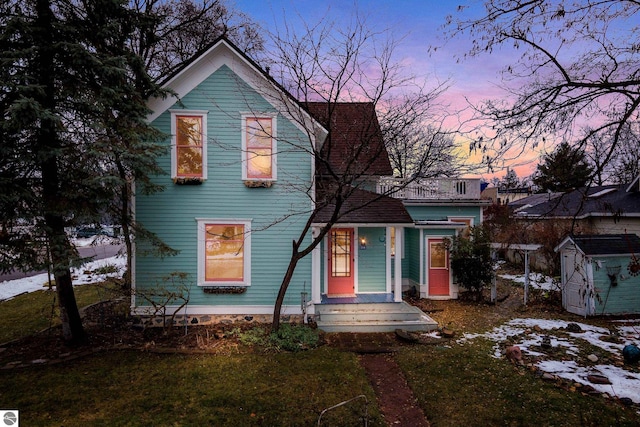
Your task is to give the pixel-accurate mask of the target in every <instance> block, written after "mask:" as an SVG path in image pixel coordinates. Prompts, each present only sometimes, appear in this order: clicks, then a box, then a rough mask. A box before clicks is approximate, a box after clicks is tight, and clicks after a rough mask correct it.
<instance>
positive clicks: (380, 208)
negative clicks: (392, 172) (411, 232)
mask: <svg viewBox="0 0 640 427" xmlns="http://www.w3.org/2000/svg"><path fill="white" fill-rule="evenodd" d="M351 190H352V191H351V193H350V195H349V196H348V197H347V199H346V200H345V201H344V203H343V205H342V208H341V209H340V218H339V219H338V222H337V223H338V224H347V223H350V224H389V223H390V224H394V223H395V224H413V219H412V218H411V215H409V212H407V209H406V208H405V207H404V204H403V203H402V201H400V200H398V199H394V198H392V197H388V196H384V195H380V194H376V193H373V192H371V191H366V190H362V189H358V188H351ZM335 208H336V205H335V203H329V204H328V205H327V206H324V207H323V208H321V209H319V210H318V212H317V214H316V217H315V218H314V223H316V224H323V223H327V222H329V221H330V220H331V216H332V215H333V212H334V210H335Z"/></svg>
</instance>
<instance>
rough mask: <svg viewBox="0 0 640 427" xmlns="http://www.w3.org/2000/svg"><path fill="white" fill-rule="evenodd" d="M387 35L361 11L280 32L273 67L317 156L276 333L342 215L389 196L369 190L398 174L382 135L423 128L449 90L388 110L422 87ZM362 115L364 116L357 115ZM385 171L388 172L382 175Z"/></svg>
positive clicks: (419, 95) (420, 94)
mask: <svg viewBox="0 0 640 427" xmlns="http://www.w3.org/2000/svg"><path fill="white" fill-rule="evenodd" d="M388 36H389V34H388V33H387V32H378V31H374V30H371V29H370V28H369V27H368V26H367V25H366V22H365V20H363V19H362V18H361V17H360V16H359V15H357V14H355V15H354V16H353V17H352V20H351V22H350V23H349V25H347V26H343V25H338V24H336V23H334V22H328V21H322V22H320V23H319V24H317V25H314V26H309V25H306V27H305V28H304V30H303V31H302V32H301V33H294V32H292V31H290V30H289V28H285V30H284V32H283V33H278V34H275V35H274V36H273V40H272V43H273V45H274V46H275V49H274V50H275V52H277V53H276V54H275V56H276V57H277V61H274V63H273V68H274V73H275V75H276V76H278V77H279V80H280V81H282V82H283V86H284V88H286V90H287V91H288V93H290V94H292V95H293V96H294V97H296V98H297V99H299V100H300V102H301V104H302V105H303V106H304V107H306V108H305V109H303V110H300V111H288V112H287V113H288V115H289V116H291V117H293V118H294V120H299V123H300V124H301V125H304V126H306V130H307V133H308V136H309V141H306V142H305V143H304V144H301V145H300V146H299V147H298V148H301V149H304V150H307V151H308V152H309V153H310V155H312V156H313V159H314V162H315V165H316V171H317V173H316V177H315V181H314V183H313V184H314V185H313V186H311V187H309V188H305V189H304V191H305V192H306V193H307V195H308V197H309V198H311V200H312V202H313V206H314V209H313V211H311V212H305V213H304V214H305V215H308V218H307V219H306V222H305V224H304V227H303V228H302V230H301V231H300V233H299V235H298V237H297V238H296V239H295V240H293V241H292V252H291V258H290V261H289V265H288V268H287V271H286V273H285V275H284V277H283V280H282V283H281V285H280V289H279V292H278V295H277V298H276V302H275V307H274V313H273V324H272V330H273V331H277V330H278V328H279V326H280V312H281V307H282V304H283V301H284V298H285V294H286V292H287V288H288V286H289V283H290V281H291V279H292V277H293V274H294V271H295V269H296V266H297V264H298V262H299V261H300V260H301V259H303V258H304V257H305V256H307V255H309V254H310V253H311V252H312V251H313V249H314V248H316V247H317V246H318V245H319V244H320V243H321V242H322V240H323V239H324V237H325V236H326V235H327V233H328V232H329V231H330V230H331V228H332V227H333V226H334V225H335V224H336V223H337V222H338V221H339V220H340V219H344V218H348V216H349V215H351V214H353V213H354V212H356V211H358V210H361V209H363V208H366V207H367V206H371V205H373V204H375V203H377V202H378V201H380V200H381V199H382V198H385V197H386V198H387V199H389V197H388V195H384V194H375V193H371V192H367V191H364V190H363V186H364V185H365V183H368V184H369V185H370V180H371V178H372V177H376V176H377V175H384V174H388V175H391V173H392V168H391V165H390V164H389V162H388V156H387V152H386V149H385V141H384V139H383V137H384V136H389V135H390V134H391V130H392V128H393V129H394V130H395V132H396V138H400V137H401V135H402V130H403V129H407V130H408V129H411V130H412V131H413V130H415V129H417V123H419V122H420V120H421V119H422V118H424V117H425V114H426V113H427V109H426V106H428V105H429V102H431V101H433V100H435V98H436V97H437V95H439V94H440V93H441V91H442V90H443V89H444V88H443V87H442V86H441V85H438V86H437V87H436V89H434V91H432V92H427V91H426V90H420V89H418V90H417V91H416V93H414V94H413V95H412V96H411V97H407V98H406V99H407V100H409V99H411V100H412V101H408V102H407V103H406V105H405V106H404V107H403V108H404V112H405V114H404V115H397V116H396V117H394V116H393V114H392V113H388V114H387V115H386V116H385V112H391V111H392V109H393V107H394V102H395V101H396V100H397V96H398V94H400V93H402V90H403V89H406V88H412V89H415V86H414V85H413V83H412V82H413V78H412V76H410V75H407V74H404V70H402V68H401V66H400V63H399V62H397V61H395V60H394V59H395V58H394V50H395V47H396V45H397V43H396V42H395V41H394V40H393V39H391V38H389V37H388ZM412 103H413V104H412ZM283 104H285V103H283ZM307 112H310V113H311V114H312V116H313V117H314V118H315V119H316V120H317V121H318V122H319V123H320V124H321V125H322V126H323V128H324V130H326V132H327V137H326V140H325V141H324V143H322V144H318V145H314V144H313V141H314V137H315V136H316V135H317V131H316V129H314V128H311V127H309V125H308V122H307V121H305V114H306V113H307ZM376 112H380V113H381V116H382V117H386V118H388V122H387V127H386V128H385V127H384V125H383V128H384V129H386V130H387V131H388V133H387V135H384V133H383V132H382V131H381V129H380V123H379V122H378V116H377V114H376ZM356 116H358V117H359V118H358V120H353V121H351V120H350V119H352V118H353V117H356ZM345 121H349V123H345ZM412 126H415V127H413V128H412ZM408 133H409V132H408ZM431 141H437V138H432V139H431ZM423 157H424V159H422V160H421V161H419V162H418V165H417V166H416V169H415V170H413V171H412V172H411V175H412V176H411V177H410V179H407V180H406V181H405V185H406V184H408V183H410V182H411V179H416V177H420V176H421V174H422V171H423V170H426V168H427V166H428V164H429V163H428V158H427V157H428V156H423ZM382 170H385V171H387V172H385V173H380V171H382ZM397 203H399V204H401V202H400V201H397ZM314 224H315V226H314ZM319 224H320V225H319ZM312 228H313V232H312Z"/></svg>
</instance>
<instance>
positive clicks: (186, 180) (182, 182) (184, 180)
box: [173, 177, 205, 185]
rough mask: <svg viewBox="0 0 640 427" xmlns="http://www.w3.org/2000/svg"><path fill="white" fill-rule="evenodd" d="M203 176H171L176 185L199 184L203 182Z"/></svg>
mask: <svg viewBox="0 0 640 427" xmlns="http://www.w3.org/2000/svg"><path fill="white" fill-rule="evenodd" d="M204 181H205V180H204V178H197V177H194V178H178V177H176V178H173V183H174V184H176V185H201V184H202V183H203V182H204Z"/></svg>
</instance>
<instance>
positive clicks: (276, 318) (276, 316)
mask: <svg viewBox="0 0 640 427" xmlns="http://www.w3.org/2000/svg"><path fill="white" fill-rule="evenodd" d="M298 261H300V256H299V254H298V251H297V250H296V242H293V251H292V253H291V259H290V260H289V266H288V267H287V272H286V273H285V275H284V277H283V278H282V283H281V284H280V289H279V291H278V296H277V297H276V304H275V307H274V309H273V321H272V323H271V332H272V333H274V332H278V330H279V329H280V313H281V312H282V304H283V303H284V296H285V294H286V293H287V289H288V288H289V284H290V283H291V279H292V278H293V273H294V272H295V270H296V266H297V265H298Z"/></svg>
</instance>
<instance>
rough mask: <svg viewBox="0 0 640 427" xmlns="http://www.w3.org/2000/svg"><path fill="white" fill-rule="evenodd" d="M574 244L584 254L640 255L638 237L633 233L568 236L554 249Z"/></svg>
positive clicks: (639, 238) (557, 249)
mask: <svg viewBox="0 0 640 427" xmlns="http://www.w3.org/2000/svg"><path fill="white" fill-rule="evenodd" d="M568 244H574V245H575V246H576V247H577V248H578V249H579V250H580V251H581V252H582V253H584V254H585V255H640V237H638V236H637V235H635V234H585V235H579V236H568V237H566V238H565V239H564V240H563V241H562V243H560V244H559V245H558V246H557V247H556V248H555V251H556V252H558V251H560V250H562V249H563V248H564V247H566V246H567V245H568Z"/></svg>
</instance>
